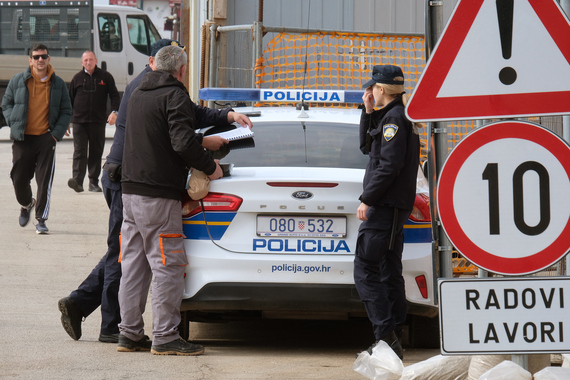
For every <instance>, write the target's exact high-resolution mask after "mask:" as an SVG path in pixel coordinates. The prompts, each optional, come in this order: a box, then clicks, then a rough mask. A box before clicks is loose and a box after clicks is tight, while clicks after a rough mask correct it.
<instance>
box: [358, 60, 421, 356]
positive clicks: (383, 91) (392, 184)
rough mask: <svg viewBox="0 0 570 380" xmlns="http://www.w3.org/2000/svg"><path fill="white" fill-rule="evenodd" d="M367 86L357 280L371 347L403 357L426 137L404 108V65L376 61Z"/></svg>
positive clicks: (364, 98) (362, 145)
mask: <svg viewBox="0 0 570 380" xmlns="http://www.w3.org/2000/svg"><path fill="white" fill-rule="evenodd" d="M364 88H365V89H366V90H365V92H364V95H363V97H362V100H363V101H364V106H365V108H364V109H363V111H362V116H361V119H360V150H361V151H362V153H364V154H368V155H369V157H370V161H369V162H368V166H367V167H366V173H365V175H364V183H363V191H362V195H361V196H360V198H359V200H360V201H361V203H360V206H359V207H358V210H357V217H358V219H360V220H362V224H361V225H360V229H359V233H358V240H357V243H356V252H355V257H354V283H355V285H356V289H357V290H358V294H359V296H360V299H361V300H362V302H363V303H364V306H365V308H366V313H367V314H368V319H370V322H371V323H372V325H373V329H374V335H375V337H376V341H375V342H374V343H373V344H372V346H370V348H368V352H369V353H370V354H371V353H372V349H373V348H374V346H375V345H376V344H378V342H379V341H380V340H383V341H385V342H386V343H387V344H388V345H389V346H390V347H391V348H392V349H393V350H394V352H395V353H396V354H397V355H398V356H399V357H400V359H402V358H403V350H402V345H401V343H400V335H401V329H402V325H403V324H404V322H405V320H406V295H405V289H404V278H403V276H402V251H403V248H404V233H403V231H404V223H405V222H406V220H407V219H408V217H409V215H410V213H411V211H412V208H413V206H414V200H415V197H416V178H417V171H418V167H419V158H420V140H419V135H418V130H417V128H418V127H417V126H416V125H414V124H413V123H412V122H411V121H410V120H408V119H407V117H406V115H405V113H404V107H405V105H406V102H407V100H408V98H407V96H406V95H405V91H404V74H403V72H402V69H401V68H399V67H397V66H391V65H384V66H374V68H373V71H372V79H371V80H370V81H368V82H367V83H366V84H365V85H364ZM375 106H376V107H379V108H380V109H379V110H375V109H374V107H375Z"/></svg>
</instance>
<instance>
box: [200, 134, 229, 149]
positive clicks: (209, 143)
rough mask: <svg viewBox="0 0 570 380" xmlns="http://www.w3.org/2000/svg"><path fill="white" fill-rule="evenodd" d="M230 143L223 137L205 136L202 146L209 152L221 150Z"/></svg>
mask: <svg viewBox="0 0 570 380" xmlns="http://www.w3.org/2000/svg"><path fill="white" fill-rule="evenodd" d="M228 142H229V141H228V140H227V139H225V138H223V137H221V136H204V138H203V139H202V146H203V147H204V148H206V149H208V150H212V151H216V150H219V149H220V148H221V147H222V146H224V144H227V143H228Z"/></svg>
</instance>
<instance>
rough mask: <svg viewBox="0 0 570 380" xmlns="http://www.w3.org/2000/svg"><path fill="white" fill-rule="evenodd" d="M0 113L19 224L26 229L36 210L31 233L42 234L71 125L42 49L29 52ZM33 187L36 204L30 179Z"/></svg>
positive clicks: (64, 96)
mask: <svg viewBox="0 0 570 380" xmlns="http://www.w3.org/2000/svg"><path fill="white" fill-rule="evenodd" d="M2 111H3V112H4V117H5V118H6V122H7V123H8V125H9V126H10V139H11V140H13V141H14V144H13V145H12V157H13V158H12V170H11V171H10V178H12V183H13V184H14V191H15V193H16V199H17V200H18V203H19V204H20V205H21V206H22V208H21V210H20V218H19V223H20V226H22V227H25V226H27V225H28V223H29V221H30V215H31V213H32V209H33V208H34V207H35V208H36V220H37V224H36V232H37V233H38V234H47V233H48V232H49V230H48V228H47V226H46V223H45V222H46V220H47V219H48V215H49V209H50V198H51V188H52V186H51V185H52V183H53V175H54V171H55V146H56V142H57V141H61V139H62V138H63V136H64V134H65V131H66V130H67V128H68V127H69V121H70V120H71V103H70V101H69V95H68V93H67V88H66V86H65V82H64V81H63V80H62V79H61V78H60V77H58V76H57V75H55V72H54V70H53V68H52V66H51V65H50V56H49V50H48V48H47V46H45V45H42V44H36V45H34V46H33V47H32V48H31V49H30V66H29V67H28V68H27V69H26V70H25V71H24V72H23V73H20V74H16V75H15V76H14V77H13V78H12V79H10V82H9V83H8V87H7V88H6V93H5V94H4V97H3V98H2ZM34 175H35V176H36V182H37V184H38V191H37V202H36V199H34V198H33V197H32V187H31V185H30V183H31V180H32V178H33V177H34Z"/></svg>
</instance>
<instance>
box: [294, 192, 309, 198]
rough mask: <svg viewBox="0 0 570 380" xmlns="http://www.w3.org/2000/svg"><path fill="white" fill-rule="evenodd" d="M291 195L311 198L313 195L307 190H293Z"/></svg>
mask: <svg viewBox="0 0 570 380" xmlns="http://www.w3.org/2000/svg"><path fill="white" fill-rule="evenodd" d="M291 196H292V197H293V198H295V199H311V198H312V197H313V193H311V192H309V191H295V192H294V193H293V194H291Z"/></svg>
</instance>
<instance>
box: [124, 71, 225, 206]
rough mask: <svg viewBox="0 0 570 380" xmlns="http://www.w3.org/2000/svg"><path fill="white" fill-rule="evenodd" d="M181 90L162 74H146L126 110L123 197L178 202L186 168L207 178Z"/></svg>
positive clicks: (207, 166) (207, 164) (210, 163)
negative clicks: (204, 174) (203, 174)
mask: <svg viewBox="0 0 570 380" xmlns="http://www.w3.org/2000/svg"><path fill="white" fill-rule="evenodd" d="M191 103H192V101H191V100H190V97H189V95H188V91H187V90H186V88H185V87H184V85H183V84H182V83H181V82H180V81H178V80H177V79H176V78H174V77H173V76H172V75H171V74H170V73H168V72H165V71H152V72H149V73H147V74H146V75H145V76H144V78H143V79H142V81H141V84H140V85H139V87H138V88H137V89H136V90H135V91H134V92H133V93H132V95H131V97H130V99H129V102H128V105H127V120H126V126H125V144H124V152H123V166H122V183H121V184H122V189H123V193H125V194H137V195H145V196H150V197H157V198H167V199H175V200H181V199H182V194H183V192H184V191H185V188H186V179H187V177H188V170H189V168H191V167H193V168H196V169H198V170H201V171H203V172H205V173H206V174H208V175H210V174H213V173H214V171H215V170H216V163H215V162H214V160H213V159H212V158H211V156H210V155H209V153H208V152H207V151H206V150H204V148H202V145H201V142H200V140H199V139H198V138H197V135H196V133H195V132H194V128H195V125H196V115H195V112H194V107H192V105H191Z"/></svg>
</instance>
